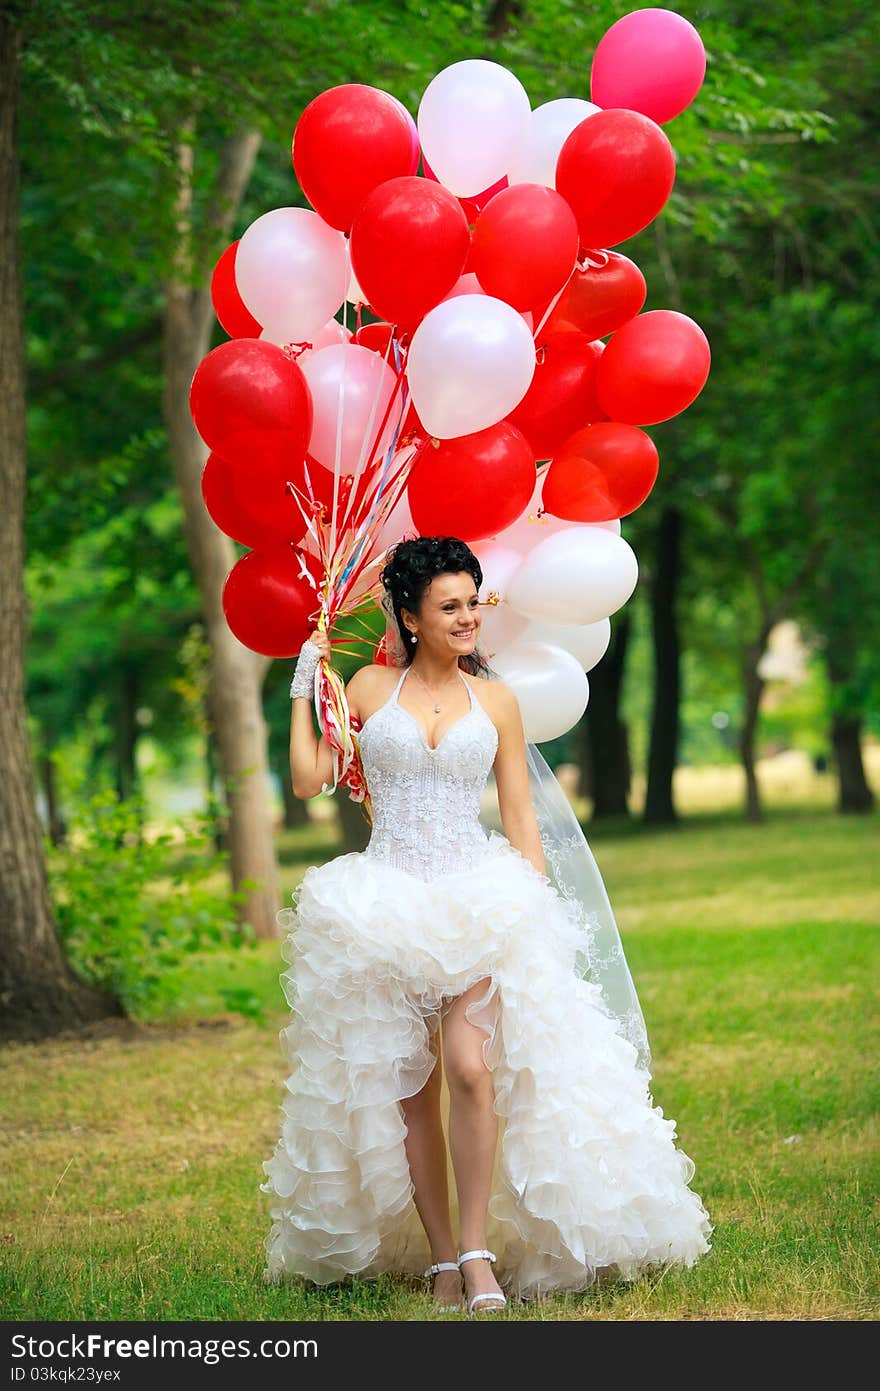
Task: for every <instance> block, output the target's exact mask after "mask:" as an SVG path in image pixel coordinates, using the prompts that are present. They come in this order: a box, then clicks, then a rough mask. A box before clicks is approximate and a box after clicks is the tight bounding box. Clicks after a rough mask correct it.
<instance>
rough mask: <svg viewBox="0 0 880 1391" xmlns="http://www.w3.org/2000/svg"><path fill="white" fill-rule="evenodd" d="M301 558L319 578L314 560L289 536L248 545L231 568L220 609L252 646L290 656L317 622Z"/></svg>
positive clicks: (313, 595) (313, 597) (316, 601)
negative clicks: (265, 543) (254, 548)
mask: <svg viewBox="0 0 880 1391" xmlns="http://www.w3.org/2000/svg"><path fill="white" fill-rule="evenodd" d="M303 562H304V563H305V567H306V569H307V570H308V571H309V573H310V574H311V575H312V576H313V578H314V579H315V580H316V581H317V580H318V579H319V576H320V568H319V565H318V562H317V561H316V560H315V558H314V557H313V556H311V555H309V554H308V553H307V552H304V551H299V550H297V548H296V547H295V546H292V545H290V543H289V542H278V543H275V544H271V545H265V546H260V547H259V548H258V549H256V550H253V551H248V553H247V555H243V556H241V558H240V559H239V560H237V561H236V563H235V564H234V565H233V567H232V569H231V570H230V572H229V574H228V576H227V578H226V583H225V585H224V586H223V612H224V614H225V615H226V622H227V623H228V624H229V627H230V630H231V631H232V632H233V633H234V634H235V636H236V637H237V638H238V640H239V642H243V643H244V645H245V647H249V648H250V649H251V651H252V652H261V653H262V654H263V656H265V657H293V656H295V654H296V653H297V652H299V649H300V648H301V647H302V645H303V643H304V642H305V640H306V638H307V637H308V636H309V633H310V632H311V630H312V628H313V627H314V626H315V622H316V621H317V615H318V610H319V608H320V600H319V598H318V594H317V591H316V589H315V588H313V586H312V585H311V584H310V583H309V582H308V580H306V579H304V578H303V576H302V568H303Z"/></svg>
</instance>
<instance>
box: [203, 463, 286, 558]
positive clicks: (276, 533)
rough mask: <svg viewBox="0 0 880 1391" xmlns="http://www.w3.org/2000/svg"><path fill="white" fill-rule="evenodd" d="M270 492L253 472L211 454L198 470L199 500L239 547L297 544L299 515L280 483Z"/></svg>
mask: <svg viewBox="0 0 880 1391" xmlns="http://www.w3.org/2000/svg"><path fill="white" fill-rule="evenodd" d="M274 485H275V486H274V488H273V487H272V486H271V484H270V483H269V480H267V479H264V478H259V476H258V475H256V473H255V470H254V469H252V468H251V467H250V466H248V465H242V464H241V463H229V461H228V460H226V459H221V457H220V455H219V454H211V455H210V456H209V458H208V462H207V463H206V464H205V467H204V469H203V470H202V497H203V499H204V503H205V506H206V508H207V509H208V512H209V514H210V516H211V517H212V519H213V520H214V522H216V524H217V526H219V528H220V530H221V531H225V533H226V535H227V536H231V537H232V539H233V541H238V542H240V543H241V545H242V546H251V547H253V546H262V545H265V544H266V543H267V542H271V541H299V540H300V539H301V538H302V537H303V536H304V535H305V530H306V525H305V522H304V521H303V519H302V513H301V512H300V510H299V508H298V507H297V505H296V501H295V499H294V498H293V497H292V496H291V494H290V493H289V491H288V490H287V488H286V486H285V484H284V481H283V480H281V479H280V478H279V477H278V476H277V475H276V476H275V479H274Z"/></svg>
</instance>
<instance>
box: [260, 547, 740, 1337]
mask: <svg viewBox="0 0 880 1391" xmlns="http://www.w3.org/2000/svg"><path fill="white" fill-rule="evenodd" d="M386 561H387V563H386V566H385V569H384V570H383V574H382V581H383V584H384V586H385V589H386V591H387V594H388V596H389V598H390V602H391V606H392V607H393V614H394V619H395V620H396V623H397V627H398V630H399V636H400V639H401V641H402V643H403V645H404V647H405V649H406V657H405V658H404V660H405V663H406V664H405V665H404V667H403V670H402V672H401V671H400V669H399V668H397V667H391V668H389V667H386V666H380V665H368V666H365V667H362V668H361V669H360V670H359V671H357V672H356V673H355V675H354V676H353V677H352V679H351V681H350V682H349V684H348V687H347V691H346V695H347V699H348V703H349V707H350V710H351V712H352V715H353V716H354V718H355V720H356V721H357V722H358V723H359V724H360V734H359V746H360V754H361V760H362V763H363V769H364V775H365V778H366V782H367V787H368V790H369V793H370V800H371V805H372V816H373V827H372V833H371V837H370V841H369V844H368V846H367V848H366V849H365V850H364V851H359V852H352V853H350V854H345V855H341V856H338V857H337V858H336V859H334V860H332V861H330V862H329V863H327V864H325V865H323V866H320V867H311V868H310V869H308V870H307V871H306V874H305V876H304V878H303V880H302V882H301V884H300V886H299V887H298V889H297V890H296V892H295V894H294V905H295V906H294V907H293V908H291V909H285V910H282V913H281V914H280V915H279V919H280V921H281V922H282V924H283V925H284V926H286V927H288V928H289V933H288V937H287V940H286V943H285V946H284V947H283V949H282V950H283V955H284V957H285V960H287V961H288V962H289V963H290V969H289V970H288V971H286V972H285V973H284V974H283V975H282V977H281V980H282V985H283V987H284V991H285V995H286V998H287V1000H288V1003H289V1004H290V1005H291V1008H292V1016H291V1022H290V1024H289V1026H288V1027H287V1028H286V1029H284V1030H283V1031H282V1035H281V1038H282V1043H283V1046H284V1050H285V1054H286V1056H287V1058H288V1060H289V1063H290V1065H291V1068H292V1071H291V1073H290V1075H289V1077H288V1079H287V1082H286V1088H287V1095H286V1097H285V1101H284V1104H283V1107H282V1116H283V1120H282V1126H281V1134H280V1137H279V1139H278V1142H277V1144H276V1147H275V1152H274V1154H273V1156H272V1158H271V1159H269V1160H267V1161H266V1162H265V1163H264V1165H263V1168H264V1170H265V1172H266V1175H267V1179H266V1181H265V1182H264V1183H263V1184H262V1185H261V1187H262V1191H263V1192H266V1193H268V1194H270V1195H271V1196H272V1199H273V1201H272V1206H271V1215H272V1218H273V1225H272V1228H271V1231H270V1233H269V1235H268V1236H267V1238H266V1243H265V1245H266V1251H267V1257H268V1260H267V1267H266V1271H265V1278H266V1279H267V1280H270V1281H279V1280H283V1279H285V1278H288V1277H291V1276H304V1277H306V1278H307V1279H309V1280H312V1281H314V1282H315V1283H317V1284H328V1283H331V1282H334V1281H339V1280H342V1279H345V1278H346V1277H348V1276H352V1275H357V1276H360V1277H369V1276H374V1275H377V1274H379V1273H380V1272H382V1271H388V1270H399V1271H414V1270H416V1269H419V1270H421V1269H422V1268H423V1267H424V1265H425V1264H426V1262H429V1265H428V1269H427V1270H426V1271H425V1272H424V1273H425V1274H426V1275H427V1277H428V1278H429V1279H430V1280H431V1281H432V1284H433V1295H434V1298H435V1300H436V1302H437V1304H438V1305H439V1306H440V1307H441V1308H455V1307H458V1306H459V1304H460V1303H461V1299H462V1283H463V1285H464V1295H465V1299H466V1301H467V1303H466V1307H467V1308H468V1309H469V1311H470V1312H472V1313H488V1312H491V1311H493V1310H498V1309H500V1308H502V1307H503V1306H504V1303H505V1293H504V1291H503V1290H502V1288H501V1286H502V1285H503V1287H504V1290H506V1292H507V1294H508V1295H511V1296H517V1297H520V1298H532V1297H535V1296H540V1295H542V1294H546V1293H550V1292H553V1291H563V1290H569V1291H576V1290H583V1289H586V1288H587V1287H588V1286H589V1285H590V1284H591V1283H592V1282H593V1281H594V1280H595V1278H596V1275H597V1273H598V1272H600V1271H606V1272H610V1273H611V1274H612V1275H615V1276H618V1277H620V1278H623V1279H634V1278H636V1277H637V1276H638V1275H639V1274H641V1273H643V1272H644V1271H645V1270H646V1269H648V1268H649V1267H652V1266H656V1265H660V1264H666V1263H671V1264H679V1265H686V1266H690V1265H692V1264H693V1263H694V1261H695V1260H696V1259H697V1258H698V1257H699V1256H700V1255H701V1254H703V1253H704V1252H705V1251H707V1250H708V1249H709V1240H708V1238H709V1235H710V1233H711V1231H712V1226H711V1224H710V1222H709V1219H708V1216H707V1213H706V1211H705V1209H704V1207H703V1205H702V1203H701V1201H700V1199H699V1197H698V1196H697V1195H696V1194H695V1193H693V1192H692V1191H691V1190H690V1188H689V1187H688V1184H689V1182H690V1179H691V1178H692V1176H693V1173H694V1165H693V1163H692V1161H691V1160H690V1159H689V1158H688V1157H687V1155H686V1154H684V1153H683V1152H682V1151H680V1150H678V1149H677V1148H676V1146H675V1144H674V1138H675V1122H674V1121H672V1120H670V1119H667V1118H664V1116H663V1112H662V1109H661V1108H659V1107H655V1106H654V1105H653V1101H652V1098H651V1095H650V1091H649V1082H650V1073H649V1072H648V1071H647V1070H646V1068H645V1066H644V1063H643V1060H642V1061H640V1059H639V1055H638V1051H637V1049H636V1047H634V1046H633V1043H632V1042H630V1041H629V1040H628V1039H627V1037H626V1036H625V1030H624V1028H623V1027H622V1026H621V1021H620V1020H619V1019H618V1018H617V1017H616V1016H615V1013H614V1011H613V1010H611V1009H609V1007H608V1003H607V999H606V997H605V996H603V993H602V990H601V988H600V986H599V985H598V984H597V983H596V982H595V981H592V980H590V979H588V978H585V977H584V973H583V971H582V970H580V969H578V962H579V961H581V960H582V959H583V954H584V951H585V947H586V943H585V940H584V935H585V934H584V925H583V922H582V920H581V919H580V918H579V917H578V915H577V914H576V913H575V912H574V911H573V909H572V907H571V905H570V903H569V902H568V901H567V900H566V899H565V898H564V897H563V896H561V895H560V893H559V892H557V890H556V889H555V888H554V887H553V885H552V884H551V883H550V881H549V879H548V877H546V874H545V869H546V865H545V858H544V849H543V846H542V840H541V833H540V830H539V825H538V820H537V818H536V815H535V810H534V807H533V804H532V800H531V797H530V790H529V772H528V766H527V761H526V743H525V736H524V733H523V727H522V722H521V718H520V713H519V706H518V703H517V700H516V697H515V696H514V694H513V692H512V691H511V689H510V688H509V687H508V686H506V685H505V684H504V683H503V682H501V681H498V680H482V679H480V676H479V675H478V674H477V673H481V672H482V673H485V674H489V673H488V669H487V667H486V665H485V663H484V662H483V661H482V660H481V658H480V656H479V653H478V652H477V650H476V646H477V639H478V636H479V630H480V604H479V598H478V591H479V586H480V584H481V583H482V573H481V569H480V565H479V561H478V560H477V558H476V556H474V554H473V552H472V551H471V550H470V549H469V548H468V547H467V546H466V545H465V544H464V543H463V542H461V541H459V540H456V539H455V538H438V537H420V538H418V539H416V540H411V541H404V542H401V543H400V544H399V545H398V546H396V547H395V548H394V549H393V551H392V552H390V553H389V555H388V556H387V557H386ZM330 651H331V649H330V644H329V643H328V641H327V639H326V637H325V636H323V635H320V634H318V633H313V634H312V636H311V638H310V639H309V640H308V641H307V642H306V643H304V644H303V649H302V653H301V655H300V658H299V661H298V663H297V671H296V674H295V676H294V681H293V684H292V686H291V695H292V697H293V710H292V718H291V744H290V754H291V772H292V777H293V788H294V792H295V794H296V795H297V796H299V797H312V796H314V795H316V794H317V793H318V792H320V791H321V789H322V787H323V786H324V785H326V784H332V782H333V773H334V766H333V752H332V749H331V748H330V746H329V744H328V743H327V741H326V740H325V739H324V738H321V739H318V738H317V736H316V733H315V730H314V725H313V722H312V712H311V708H310V703H311V697H312V693H313V688H314V672H315V669H316V666H317V663H318V662H319V661H320V658H321V656H329V655H330ZM493 770H494V774H495V781H496V786H497V792H498V805H499V810H500V813H501V820H502V825H503V828H504V834H503V835H501V834H499V833H498V832H497V831H489V832H488V833H487V831H486V829H485V828H484V827H483V825H482V824H481V823H480V820H479V816H480V801H481V796H482V793H483V789H484V787H485V785H486V782H487V779H488V777H489V774H490V773H491V772H492V771H493ZM441 1057H442V1063H441ZM441 1065H442V1068H443V1070H444V1072H445V1077H446V1082H447V1087H448V1093H449V1127H448V1129H449V1135H448V1141H449V1151H450V1154H451V1158H452V1166H453V1172H454V1178H455V1186H456V1192H457V1199H458V1240H457V1241H456V1239H455V1235H454V1233H453V1229H452V1223H451V1219H450V1212H449V1192H448V1183H447V1165H446V1140H445V1137H444V1131H443V1126H442V1119H441V1107H440V1095H441V1091H440V1089H441ZM500 1120H501V1121H503V1127H502V1129H501V1131H500V1132H499V1121H500ZM499 1134H500V1139H501V1145H500V1151H499V1145H498V1141H499ZM416 1214H417V1215H416ZM490 1221H491V1222H492V1223H493V1224H494V1232H493V1235H492V1244H493V1245H494V1246H496V1247H497V1248H498V1252H497V1255H496V1253H495V1252H493V1251H492V1250H490V1248H489V1245H488V1244H487V1243H488V1241H489V1229H488V1224H489V1223H490ZM496 1259H497V1260H498V1271H499V1275H500V1284H499V1281H498V1280H497V1279H496V1277H495V1273H494V1271H493V1268H492V1267H493V1263H494V1262H495V1261H496ZM462 1307H465V1306H464V1305H462Z"/></svg>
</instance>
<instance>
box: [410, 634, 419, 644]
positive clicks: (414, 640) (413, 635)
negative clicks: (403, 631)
mask: <svg viewBox="0 0 880 1391" xmlns="http://www.w3.org/2000/svg"><path fill="white" fill-rule="evenodd" d="M409 640H410V642H418V638H417V637H416V635H415V633H410V638H409Z"/></svg>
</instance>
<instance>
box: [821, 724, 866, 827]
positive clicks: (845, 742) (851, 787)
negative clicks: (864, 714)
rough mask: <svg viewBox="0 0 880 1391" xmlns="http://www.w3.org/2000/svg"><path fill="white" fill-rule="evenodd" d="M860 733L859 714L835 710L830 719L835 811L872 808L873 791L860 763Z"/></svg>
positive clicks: (857, 810) (856, 811)
mask: <svg viewBox="0 0 880 1391" xmlns="http://www.w3.org/2000/svg"><path fill="white" fill-rule="evenodd" d="M861 734H862V720H861V716H859V715H845V714H842V713H840V712H839V711H836V712H835V714H834V716H833V717H832V721H831V742H832V744H833V746H834V758H835V762H836V763H837V776H838V799H837V810H838V811H841V812H855V813H858V814H863V813H864V812H868V811H873V809H874V793H873V792H872V791H871V788H870V786H869V785H868V779H867V778H866V777H865V765H864V763H863V762H862V739H861Z"/></svg>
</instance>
